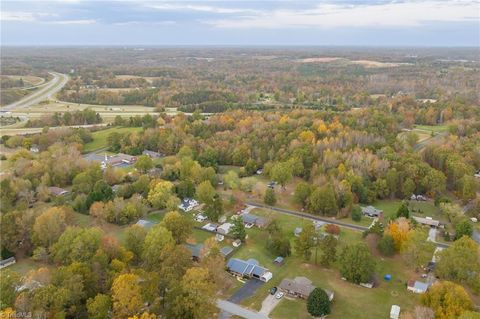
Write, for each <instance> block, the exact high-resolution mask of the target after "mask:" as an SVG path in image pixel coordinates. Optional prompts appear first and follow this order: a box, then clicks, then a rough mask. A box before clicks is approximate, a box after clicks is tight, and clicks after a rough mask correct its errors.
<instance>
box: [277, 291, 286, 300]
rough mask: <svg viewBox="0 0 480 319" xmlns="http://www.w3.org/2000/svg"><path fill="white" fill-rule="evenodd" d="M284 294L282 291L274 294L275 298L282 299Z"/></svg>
mask: <svg viewBox="0 0 480 319" xmlns="http://www.w3.org/2000/svg"><path fill="white" fill-rule="evenodd" d="M284 295H285V294H284V293H283V292H279V293H278V294H276V295H275V298H277V299H282V297H283V296H284Z"/></svg>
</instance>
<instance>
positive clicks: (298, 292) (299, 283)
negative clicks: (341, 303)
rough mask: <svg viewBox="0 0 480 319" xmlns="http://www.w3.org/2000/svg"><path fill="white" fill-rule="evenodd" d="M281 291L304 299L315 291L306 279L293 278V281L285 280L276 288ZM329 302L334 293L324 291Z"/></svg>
mask: <svg viewBox="0 0 480 319" xmlns="http://www.w3.org/2000/svg"><path fill="white" fill-rule="evenodd" d="M278 287H279V288H280V289H281V290H283V291H284V292H286V293H287V294H289V295H291V296H295V297H298V298H303V299H306V298H308V296H309V295H310V293H311V292H312V291H313V290H314V289H315V286H314V285H312V281H311V280H310V279H308V278H306V277H295V279H293V280H292V279H288V278H285V279H283V280H282V282H281V283H280V285H279V286H278ZM325 292H326V293H327V295H328V299H329V300H330V301H332V300H333V297H334V293H333V292H332V291H328V290H325Z"/></svg>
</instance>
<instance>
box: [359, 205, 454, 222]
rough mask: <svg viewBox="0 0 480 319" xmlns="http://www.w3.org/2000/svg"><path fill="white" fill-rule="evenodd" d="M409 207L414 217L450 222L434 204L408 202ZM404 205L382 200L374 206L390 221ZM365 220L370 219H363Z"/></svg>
mask: <svg viewBox="0 0 480 319" xmlns="http://www.w3.org/2000/svg"><path fill="white" fill-rule="evenodd" d="M408 203H409V204H408V206H409V208H410V212H411V214H412V215H415V216H420V217H425V216H429V217H432V218H433V219H438V220H440V221H442V222H448V221H447V220H446V219H445V216H443V215H442V213H441V212H440V209H439V208H438V207H436V206H435V205H434V204H433V203H432V202H429V201H426V202H417V201H408ZM400 205H402V201H401V200H381V201H377V202H375V203H374V204H373V205H372V206H374V207H376V208H378V209H381V210H383V215H384V217H385V220H390V219H392V218H396V214H397V210H398V208H399V207H400ZM363 219H368V218H365V217H362V220H363Z"/></svg>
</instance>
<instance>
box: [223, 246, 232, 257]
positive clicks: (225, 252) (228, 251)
mask: <svg viewBox="0 0 480 319" xmlns="http://www.w3.org/2000/svg"><path fill="white" fill-rule="evenodd" d="M232 252H233V248H232V247H230V246H225V247H223V248H222V249H220V254H222V256H223V257H227V256H228V255H230V254H231V253H232Z"/></svg>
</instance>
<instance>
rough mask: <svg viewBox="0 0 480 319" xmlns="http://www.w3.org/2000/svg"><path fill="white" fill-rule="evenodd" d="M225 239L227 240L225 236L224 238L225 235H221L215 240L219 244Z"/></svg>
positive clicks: (216, 236)
mask: <svg viewBox="0 0 480 319" xmlns="http://www.w3.org/2000/svg"><path fill="white" fill-rule="evenodd" d="M224 239H225V236H223V235H220V234H216V235H215V240H216V241H218V242H221V241H223V240H224Z"/></svg>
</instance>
